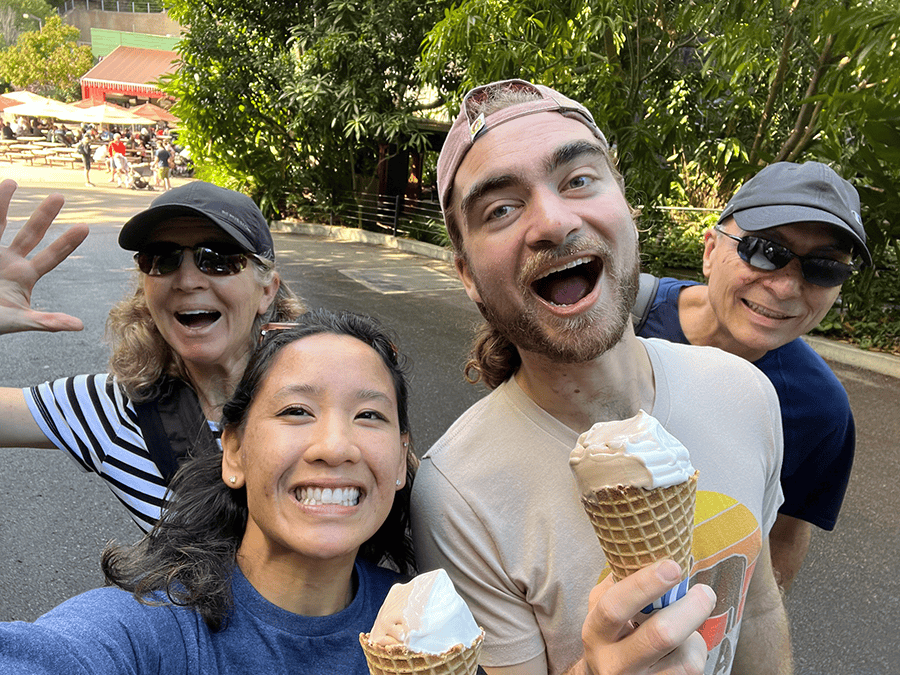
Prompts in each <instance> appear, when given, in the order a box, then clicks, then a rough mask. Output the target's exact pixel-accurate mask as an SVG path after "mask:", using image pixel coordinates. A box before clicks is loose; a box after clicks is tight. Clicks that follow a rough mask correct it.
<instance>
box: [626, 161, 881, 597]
mask: <svg viewBox="0 0 900 675" xmlns="http://www.w3.org/2000/svg"><path fill="white" fill-rule="evenodd" d="M871 262H872V256H871V254H870V253H869V250H868V248H867V247H866V232H865V229H864V228H863V224H862V218H861V216H860V205H859V195H858V194H857V191H856V189H855V188H854V187H853V186H852V185H851V184H850V183H849V182H847V181H846V180H844V179H843V178H841V177H840V176H838V175H837V173H835V172H834V171H833V170H832V169H831V168H829V167H828V166H826V165H824V164H821V163H819V162H806V163H803V164H794V163H792V162H779V163H776V164H772V165H770V166H767V167H766V168H764V169H763V170H762V171H760V172H759V173H758V174H756V175H755V176H754V177H753V178H752V179H751V180H749V181H748V182H747V183H745V184H744V185H743V187H741V188H740V190H738V192H737V193H736V194H735V195H734V197H732V199H731V201H729V202H728V204H727V206H726V207H725V209H724V211H722V214H721V216H720V217H719V221H718V223H717V224H716V226H715V227H713V228H711V229H710V230H709V231H708V232H706V233H705V248H704V253H703V274H704V275H705V276H706V279H707V284H706V285H703V284H697V283H694V282H690V281H681V280H678V279H670V278H663V279H660V280H659V286H658V288H657V290H656V294H655V297H654V298H653V300H652V305H651V306H650V308H649V314H648V315H647V319H646V323H644V325H643V327H642V328H640V330H639V335H641V336H643V337H660V338H665V339H667V340H672V341H674V342H681V343H685V344H694V345H707V346H713V347H719V348H721V349H724V350H725V351H728V352H731V353H733V354H737V355H738V356H741V357H743V358H745V359H747V360H748V361H752V362H753V363H754V364H755V365H756V366H757V367H758V368H759V369H760V370H762V371H763V372H764V373H765V374H766V376H767V377H768V378H769V379H770V380H771V381H772V384H774V385H775V389H776V391H777V392H778V398H779V401H780V403H781V417H782V427H783V429H784V462H783V464H782V470H781V484H782V489H783V490H784V498H785V501H784V504H782V506H781V508H780V509H779V512H778V518H777V520H776V521H775V525H774V527H773V528H772V533H771V535H770V546H771V549H772V559H773V566H774V569H775V575H776V578H778V580H779V583H780V585H781V587H782V588H783V589H785V590H787V589H788V588H790V585H791V582H792V581H793V579H794V577H795V576H796V574H797V572H798V571H799V569H800V566H801V564H802V563H803V559H804V558H805V556H806V552H807V549H808V547H809V542H810V538H811V536H812V528H813V526H816V527H818V528H821V529H823V530H832V529H834V526H835V523H836V521H837V516H838V512H839V511H840V508H841V503H842V501H843V498H844V492H845V491H846V488H847V481H848V479H849V476H850V468H851V466H852V463H853V454H854V448H855V444H856V442H855V427H854V423H853V415H852V413H851V411H850V403H849V400H848V398H847V393H846V391H844V388H843V386H842V385H841V383H840V382H839V381H838V379H837V377H835V375H834V373H833V372H832V371H831V369H830V368H829V367H828V365H827V364H826V363H825V362H824V361H823V360H822V359H821V358H820V357H819V356H818V355H817V354H816V353H815V352H814V351H813V350H812V348H811V347H810V346H809V345H808V344H806V342H804V341H803V340H801V339H800V336H802V335H804V334H806V333H808V332H809V331H810V330H812V329H813V328H815V327H816V326H817V325H818V324H819V322H820V321H821V320H822V318H823V317H824V316H825V314H826V313H827V312H828V310H829V309H831V307H832V305H833V304H834V302H835V300H836V299H837V297H838V294H839V293H840V291H841V284H843V282H844V281H846V280H847V279H848V278H849V277H850V275H851V274H853V272H854V271H856V270H857V269H858V268H859V267H860V266H861V265H865V264H871ZM728 409H729V406H728V402H727V401H726V402H723V411H727V410H728Z"/></svg>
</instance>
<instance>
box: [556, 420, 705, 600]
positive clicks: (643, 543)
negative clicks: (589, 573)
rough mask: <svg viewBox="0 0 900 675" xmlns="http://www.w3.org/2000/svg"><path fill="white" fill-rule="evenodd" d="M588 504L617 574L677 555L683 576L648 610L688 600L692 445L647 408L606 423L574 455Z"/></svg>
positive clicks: (692, 505)
mask: <svg viewBox="0 0 900 675" xmlns="http://www.w3.org/2000/svg"><path fill="white" fill-rule="evenodd" d="M569 466H570V467H571V468H572V472H573V474H574V476H575V481H576V483H577V485H578V490H579V493H580V495H581V504H582V506H583V507H584V510H585V512H586V513H587V515H588V518H589V519H590V521H591V525H592V526H593V528H594V532H595V533H596V535H597V539H599V541H600V546H601V547H602V548H603V553H604V556H605V559H606V563H607V564H608V565H609V568H610V570H611V571H612V574H613V576H614V577H615V578H616V579H618V580H621V579H624V578H625V577H627V576H628V575H630V574H633V573H634V572H636V571H638V570H639V569H641V568H643V567H646V566H647V565H650V564H652V563H653V562H656V561H657V560H661V559H663V558H671V559H673V560H674V561H675V562H676V563H678V565H679V567H681V573H682V580H681V583H679V584H678V586H676V587H675V588H673V589H671V590H670V591H669V592H668V593H667V594H666V595H665V596H664V597H663V598H660V600H659V601H658V602H655V603H654V604H653V605H651V606H649V607H648V608H647V609H646V610H645V611H644V613H645V614H646V613H649V612H652V611H653V610H654V609H658V608H660V607H665V606H666V605H667V604H668V603H670V602H674V601H675V600H677V599H678V598H680V597H682V596H683V595H684V594H685V593H686V592H687V588H688V584H689V577H690V572H691V566H692V543H693V531H694V510H695V505H696V497H697V476H698V472H697V471H695V470H694V467H693V466H692V465H691V459H690V455H689V453H688V450H687V448H685V447H684V445H682V443H681V442H680V441H678V439H676V438H675V437H674V436H672V434H670V433H669V432H668V431H666V430H665V429H663V427H662V425H661V424H660V423H659V421H658V420H656V419H655V418H653V417H651V416H650V415H648V414H647V413H645V412H644V411H643V410H641V411H640V412H639V413H638V414H637V415H635V416H634V417H631V418H629V419H626V420H620V421H612V422H601V423H598V424H595V425H594V426H592V427H591V428H590V429H589V430H588V431H586V432H585V433H583V434H582V435H581V436H580V437H579V438H578V442H577V444H576V446H575V448H574V449H573V450H572V452H571V453H570V455H569Z"/></svg>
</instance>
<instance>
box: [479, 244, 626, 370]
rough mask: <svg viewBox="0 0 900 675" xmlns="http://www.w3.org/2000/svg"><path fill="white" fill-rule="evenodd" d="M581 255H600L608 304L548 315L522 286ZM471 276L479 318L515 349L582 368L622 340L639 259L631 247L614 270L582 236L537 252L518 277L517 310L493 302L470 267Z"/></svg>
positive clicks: (602, 250) (604, 250) (604, 253)
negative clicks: (583, 252) (478, 299)
mask: <svg viewBox="0 0 900 675" xmlns="http://www.w3.org/2000/svg"><path fill="white" fill-rule="evenodd" d="M581 250H591V251H599V257H600V260H601V262H602V264H603V272H602V273H605V274H606V275H607V277H606V279H605V280H604V281H603V283H604V285H605V288H604V291H605V294H606V295H608V296H609V299H608V300H607V301H606V302H603V303H601V304H597V305H595V306H593V307H592V308H591V309H590V310H588V311H587V312H585V313H583V314H580V315H578V316H574V317H570V318H563V317H558V316H553V315H550V316H547V312H546V311H542V310H544V308H543V306H542V303H541V301H540V300H538V299H536V298H535V295H534V292H533V291H532V289H531V287H530V286H529V284H528V282H527V280H530V279H532V278H533V272H532V270H535V269H539V268H542V267H546V266H547V265H552V264H553V261H554V260H556V259H559V258H563V257H568V256H572V255H575V254H577V253H578V252H579V251H581ZM470 273H471V274H472V279H473V281H474V283H475V287H476V288H477V290H478V293H479V295H480V297H481V300H482V302H481V303H478V309H479V310H480V311H481V314H482V316H483V317H484V318H485V320H486V321H487V322H488V323H489V324H490V325H491V326H492V327H493V328H494V329H495V330H497V331H498V332H499V333H500V334H501V335H503V336H504V337H505V338H506V339H507V340H509V341H510V342H511V343H512V344H513V345H515V346H516V348H517V349H519V350H524V351H527V352H533V353H535V354H539V355H541V356H544V357H545V358H547V359H548V360H550V361H551V362H554V363H561V364H573V363H585V362H587V361H591V360H593V359H595V358H597V357H598V356H600V355H601V354H603V353H605V352H607V351H609V350H610V349H612V348H613V347H614V346H616V345H617V344H618V343H619V342H620V341H621V340H622V336H623V335H624V333H625V328H626V326H627V325H628V322H630V321H631V308H632V307H633V306H634V301H635V298H636V297H637V292H638V284H639V276H640V258H639V256H638V252H637V244H636V243H635V247H634V255H633V257H632V259H631V260H629V261H625V262H623V263H622V264H621V265H620V266H618V267H617V266H615V265H614V264H613V260H612V253H611V251H610V249H609V247H608V246H607V245H606V244H605V243H604V242H602V241H599V240H594V239H593V238H587V237H584V236H582V235H579V236H578V237H576V238H574V239H572V240H570V241H567V242H566V243H565V244H563V245H562V246H560V247H559V248H557V249H554V250H552V251H551V250H547V251H539V252H538V253H536V254H535V255H534V256H533V257H532V258H530V259H529V260H528V262H527V263H526V265H525V267H524V268H523V269H522V271H521V272H520V273H519V274H518V278H517V284H518V286H519V287H520V288H521V289H522V291H521V295H520V298H521V303H520V306H519V307H515V306H514V305H513V304H512V303H506V302H503V299H502V298H501V297H496V298H492V297H491V293H490V292H487V293H486V292H485V287H484V285H483V284H482V283H481V281H480V280H479V279H478V277H477V276H476V275H475V273H474V271H473V270H471V268H470ZM595 283H599V280H598V281H597V282H595Z"/></svg>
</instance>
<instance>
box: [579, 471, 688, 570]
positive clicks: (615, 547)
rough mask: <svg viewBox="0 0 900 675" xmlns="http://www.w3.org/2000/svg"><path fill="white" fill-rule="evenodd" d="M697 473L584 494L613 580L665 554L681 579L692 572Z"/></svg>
mask: <svg viewBox="0 0 900 675" xmlns="http://www.w3.org/2000/svg"><path fill="white" fill-rule="evenodd" d="M697 473H698V472H696V471H695V472H694V474H693V475H692V476H691V477H690V478H689V479H688V480H687V481H684V482H682V483H677V484H675V485H671V486H669V487H659V488H652V489H645V488H640V487H631V486H623V485H619V486H615V487H604V488H600V489H596V490H593V491H592V493H591V494H589V495H584V496H582V499H581V503H582V504H583V505H584V510H585V511H586V512H587V514H588V517H589V518H590V519H591V524H592V525H593V526H594V532H595V533H596V534H597V538H598V539H599V540H600V546H601V547H602V548H603V553H604V554H605V555H606V560H607V562H608V563H609V567H610V569H611V570H612V573H613V576H614V577H615V578H616V580H617V581H621V580H622V579H624V578H625V577H627V576H628V575H629V574H631V573H633V572H636V571H637V570H639V569H641V568H643V567H646V566H647V565H649V564H651V563H654V562H656V561H657V560H662V559H664V558H671V559H673V560H674V561H675V562H677V563H678V564H679V565H680V566H681V572H682V579H686V578H687V577H688V576H690V572H691V543H692V539H693V533H694V505H695V504H696V501H697Z"/></svg>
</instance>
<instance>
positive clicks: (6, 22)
mask: <svg viewBox="0 0 900 675" xmlns="http://www.w3.org/2000/svg"><path fill="white" fill-rule="evenodd" d="M52 13H53V8H52V7H51V6H50V5H49V4H48V3H47V2H45V0H0V47H7V46H9V45H13V44H15V43H16V40H17V39H18V37H19V33H21V32H22V31H25V30H38V29H39V28H40V25H41V22H43V21H46V20H47V19H48V18H50V16H51V15H52ZM26 14H27V15H28V16H27V17H26V16H25V15H26Z"/></svg>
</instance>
